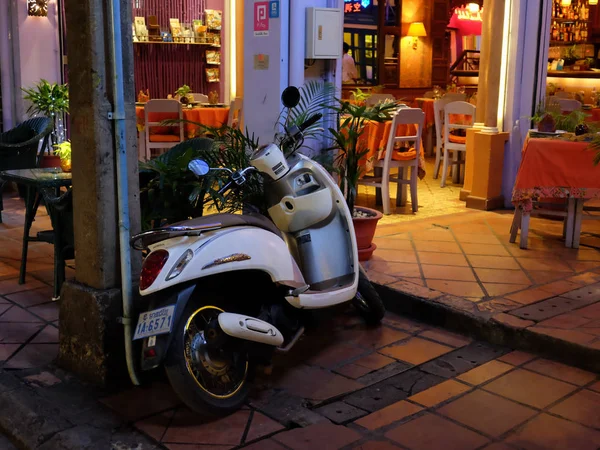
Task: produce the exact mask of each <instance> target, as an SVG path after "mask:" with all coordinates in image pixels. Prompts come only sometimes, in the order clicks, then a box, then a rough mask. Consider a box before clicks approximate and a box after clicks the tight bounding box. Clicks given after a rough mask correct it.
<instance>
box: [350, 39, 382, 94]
mask: <svg viewBox="0 0 600 450" xmlns="http://www.w3.org/2000/svg"><path fill="white" fill-rule="evenodd" d="M344 42H347V43H348V44H350V52H351V54H352V57H353V58H354V63H355V64H356V70H357V72H358V76H359V78H360V79H361V81H362V82H364V83H365V84H372V85H376V84H378V83H377V80H378V74H377V30H372V29H358V28H355V29H346V30H345V32H344Z"/></svg>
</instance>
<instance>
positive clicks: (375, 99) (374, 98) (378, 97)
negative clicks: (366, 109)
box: [366, 94, 396, 106]
mask: <svg viewBox="0 0 600 450" xmlns="http://www.w3.org/2000/svg"><path fill="white" fill-rule="evenodd" d="M385 100H396V97H394V96H393V95H392V94H371V96H370V97H369V98H367V101H366V105H367V106H375V105H376V104H378V103H381V102H383V101H385Z"/></svg>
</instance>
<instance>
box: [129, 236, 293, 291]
mask: <svg viewBox="0 0 600 450" xmlns="http://www.w3.org/2000/svg"><path fill="white" fill-rule="evenodd" d="M159 249H160V250H167V251H168V253H169V256H168V260H167V262H166V263H165V265H164V267H163V269H162V270H161V273H160V274H159V275H158V276H157V277H156V279H155V281H154V282H153V283H152V284H151V285H150V286H149V287H148V288H147V289H145V290H143V291H141V292H140V294H141V295H142V296H147V295H151V294H153V293H154V292H161V291H164V290H165V289H169V288H171V287H173V286H175V285H179V284H185V283H189V282H194V281H196V280H199V279H201V278H205V277H209V276H212V275H215V274H220V273H225V272H236V271H240V270H259V271H261V272H265V273H267V274H268V275H269V276H270V278H271V281H272V282H274V283H278V284H281V285H286V286H290V287H294V288H296V287H300V286H304V285H305V282H304V277H303V276H302V273H301V272H300V269H299V268H298V266H297V264H296V262H295V261H294V258H293V256H292V255H291V254H290V250H289V248H288V246H287V244H286V243H285V241H284V240H283V239H281V238H280V237H279V236H277V235H275V234H273V233H271V232H270V231H266V230H263V229H261V228H257V227H249V226H239V227H228V228H223V229H219V230H215V231H211V232H208V233H203V234H202V235H201V236H198V237H180V238H173V239H168V240H165V241H162V242H160V243H157V244H155V245H153V246H151V247H150V250H151V251H156V250H159ZM190 251H191V252H193V257H192V259H191V260H190V262H189V263H188V264H187V265H186V266H185V268H184V269H183V270H182V271H181V272H180V274H179V275H177V276H174V277H172V276H169V275H170V274H171V273H172V270H173V269H174V267H175V266H177V264H178V262H179V261H180V258H182V257H184V255H185V254H186V252H190Z"/></svg>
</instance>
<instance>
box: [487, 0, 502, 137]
mask: <svg viewBox="0 0 600 450" xmlns="http://www.w3.org/2000/svg"><path fill="white" fill-rule="evenodd" d="M505 3H506V0H488V1H486V5H485V7H486V9H489V12H486V14H489V15H487V17H488V18H489V20H488V23H487V24H484V25H483V27H485V29H486V31H487V32H488V33H487V34H488V36H489V49H488V57H487V65H488V66H487V73H486V87H485V89H486V91H487V96H486V102H485V126H484V128H483V130H484V131H486V132H489V133H496V132H498V96H499V94H500V71H501V69H502V46H503V44H504V36H503V32H504V20H505V18H504V7H505Z"/></svg>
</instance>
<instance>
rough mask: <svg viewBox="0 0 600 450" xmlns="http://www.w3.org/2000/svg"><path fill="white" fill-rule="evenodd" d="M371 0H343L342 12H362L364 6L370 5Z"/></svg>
mask: <svg viewBox="0 0 600 450" xmlns="http://www.w3.org/2000/svg"><path fill="white" fill-rule="evenodd" d="M372 3H373V0H344V12H345V13H357V12H363V11H364V10H365V9H366V8H368V7H369V6H371V4H372Z"/></svg>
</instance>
